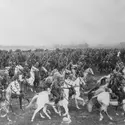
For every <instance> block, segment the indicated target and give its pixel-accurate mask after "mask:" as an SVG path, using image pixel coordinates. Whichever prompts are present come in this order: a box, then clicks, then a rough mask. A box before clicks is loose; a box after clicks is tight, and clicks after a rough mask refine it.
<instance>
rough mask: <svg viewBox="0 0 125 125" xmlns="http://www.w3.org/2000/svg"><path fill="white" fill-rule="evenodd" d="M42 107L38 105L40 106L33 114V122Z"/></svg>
mask: <svg viewBox="0 0 125 125" xmlns="http://www.w3.org/2000/svg"><path fill="white" fill-rule="evenodd" d="M41 108H42V107H38V108H37V109H36V110H35V111H34V113H33V116H32V119H31V122H33V120H34V118H35V116H36V113H37V112H39V111H40V110H41Z"/></svg>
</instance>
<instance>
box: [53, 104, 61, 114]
mask: <svg viewBox="0 0 125 125" xmlns="http://www.w3.org/2000/svg"><path fill="white" fill-rule="evenodd" d="M52 108H53V110H54V112H55V113H57V114H59V112H58V111H57V109H56V107H55V106H52ZM59 115H60V114H59Z"/></svg>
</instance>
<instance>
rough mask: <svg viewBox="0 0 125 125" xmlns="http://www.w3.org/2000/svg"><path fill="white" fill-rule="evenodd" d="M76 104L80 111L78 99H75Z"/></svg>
mask: <svg viewBox="0 0 125 125" xmlns="http://www.w3.org/2000/svg"><path fill="white" fill-rule="evenodd" d="M75 104H76V108H77V109H80V108H79V106H78V101H77V98H75Z"/></svg>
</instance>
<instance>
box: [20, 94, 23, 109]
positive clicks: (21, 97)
mask: <svg viewBox="0 0 125 125" xmlns="http://www.w3.org/2000/svg"><path fill="white" fill-rule="evenodd" d="M19 103H20V109H22V95H21V96H19ZM22 110H23V109H22Z"/></svg>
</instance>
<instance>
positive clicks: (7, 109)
mask: <svg viewBox="0 0 125 125" xmlns="http://www.w3.org/2000/svg"><path fill="white" fill-rule="evenodd" d="M6 113H7V115H6V116H7V120H8V121H9V122H11V119H10V118H9V116H8V114H9V107H7V108H6Z"/></svg>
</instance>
